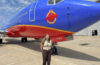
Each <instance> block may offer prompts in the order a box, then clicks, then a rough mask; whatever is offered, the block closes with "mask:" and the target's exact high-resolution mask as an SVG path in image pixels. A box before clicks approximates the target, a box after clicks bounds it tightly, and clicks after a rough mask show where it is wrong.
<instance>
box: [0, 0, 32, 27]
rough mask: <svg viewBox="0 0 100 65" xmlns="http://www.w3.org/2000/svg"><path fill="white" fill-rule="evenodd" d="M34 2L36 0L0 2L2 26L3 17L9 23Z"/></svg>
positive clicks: (4, 0) (0, 24)
mask: <svg viewBox="0 0 100 65" xmlns="http://www.w3.org/2000/svg"><path fill="white" fill-rule="evenodd" d="M33 2H34V0H0V26H2V21H3V17H4V19H5V22H7V21H9V20H10V19H11V18H12V17H14V16H15V15H16V14H17V13H18V12H20V11H21V10H22V9H24V8H25V7H27V6H28V5H30V4H31V3H33Z"/></svg>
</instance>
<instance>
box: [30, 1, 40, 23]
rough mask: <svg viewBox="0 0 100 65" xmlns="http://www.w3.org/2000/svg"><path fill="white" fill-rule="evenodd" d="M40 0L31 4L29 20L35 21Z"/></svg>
mask: <svg viewBox="0 0 100 65" xmlns="http://www.w3.org/2000/svg"><path fill="white" fill-rule="evenodd" d="M37 4H38V1H37V2H35V3H34V4H32V5H31V7H30V9H29V21H30V22H34V21H35V15H36V14H35V12H36V7H37Z"/></svg>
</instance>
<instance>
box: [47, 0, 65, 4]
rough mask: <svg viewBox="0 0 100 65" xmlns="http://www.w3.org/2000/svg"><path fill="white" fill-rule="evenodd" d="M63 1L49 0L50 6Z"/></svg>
mask: <svg viewBox="0 0 100 65" xmlns="http://www.w3.org/2000/svg"><path fill="white" fill-rule="evenodd" d="M61 1H63V0H48V4H49V5H56V4H57V3H59V2H61Z"/></svg>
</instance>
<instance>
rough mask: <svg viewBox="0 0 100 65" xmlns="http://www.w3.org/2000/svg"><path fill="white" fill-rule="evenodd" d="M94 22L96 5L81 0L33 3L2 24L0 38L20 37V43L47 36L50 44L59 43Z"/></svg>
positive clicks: (98, 13)
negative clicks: (30, 38) (3, 36)
mask: <svg viewBox="0 0 100 65" xmlns="http://www.w3.org/2000/svg"><path fill="white" fill-rule="evenodd" d="M98 20H100V3H96V2H91V1H84V0H36V1H35V2H34V3H32V4H30V5H29V6H28V7H26V8H25V9H23V10H22V11H21V12H19V13H18V14H17V15H16V16H14V17H13V18H12V19H11V20H10V21H8V22H6V23H5V25H4V27H3V29H2V30H3V31H1V32H0V34H4V35H7V36H9V37H22V42H26V41H27V38H28V37H32V38H35V39H40V38H43V37H44V36H45V35H46V34H49V35H50V38H51V40H53V42H60V41H65V40H66V38H65V37H68V36H71V35H73V34H74V33H76V32H78V31H80V30H82V29H84V28H86V27H88V26H90V25H92V24H94V23H96V22H97V21H98ZM0 43H2V38H1V39H0Z"/></svg>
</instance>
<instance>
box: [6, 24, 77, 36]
mask: <svg viewBox="0 0 100 65" xmlns="http://www.w3.org/2000/svg"><path fill="white" fill-rule="evenodd" d="M16 26H32V27H39V28H45V29H51V30H56V31H61V32H65V33H72V34H74V33H75V32H71V31H64V30H60V29H55V28H50V27H44V26H37V25H15V26H12V27H16ZM12 27H10V28H12ZM10 28H8V29H10Z"/></svg>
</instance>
